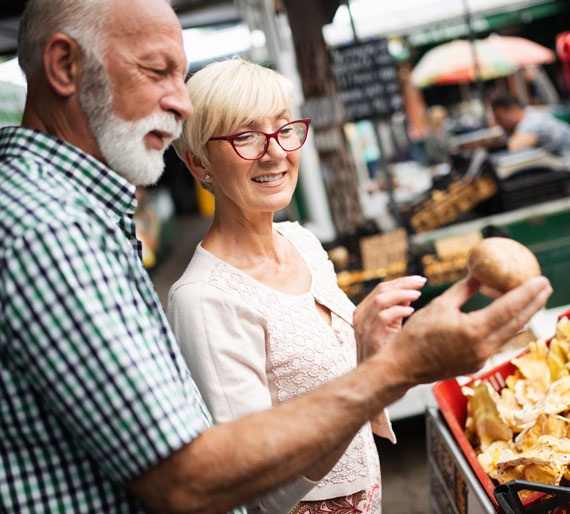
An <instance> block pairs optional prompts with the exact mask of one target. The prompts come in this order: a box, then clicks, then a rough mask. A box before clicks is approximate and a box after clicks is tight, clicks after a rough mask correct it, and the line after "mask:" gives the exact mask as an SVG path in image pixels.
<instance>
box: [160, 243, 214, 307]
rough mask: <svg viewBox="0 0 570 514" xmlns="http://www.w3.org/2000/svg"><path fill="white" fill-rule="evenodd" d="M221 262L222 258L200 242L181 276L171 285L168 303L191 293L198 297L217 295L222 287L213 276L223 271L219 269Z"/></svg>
mask: <svg viewBox="0 0 570 514" xmlns="http://www.w3.org/2000/svg"><path fill="white" fill-rule="evenodd" d="M220 262H221V261H220V259H218V258H217V257H216V256H214V255H213V254H211V253H210V252H208V251H207V250H205V249H204V248H203V247H202V246H201V245H200V244H198V246H197V247H196V250H195V251H194V255H193V256H192V259H190V262H189V263H188V266H186V269H185V270H184V272H183V273H182V275H181V276H180V278H178V280H176V282H174V284H172V286H170V290H169V292H168V303H169V304H170V302H171V300H172V299H173V298H175V297H180V296H188V295H191V296H194V297H196V298H203V297H210V296H216V294H218V293H219V292H220V291H219V289H220V288H219V286H217V285H216V284H214V282H215V281H214V280H213V277H214V276H216V275H219V274H220V273H223V271H221V270H219V269H217V268H220ZM222 268H223V267H222Z"/></svg>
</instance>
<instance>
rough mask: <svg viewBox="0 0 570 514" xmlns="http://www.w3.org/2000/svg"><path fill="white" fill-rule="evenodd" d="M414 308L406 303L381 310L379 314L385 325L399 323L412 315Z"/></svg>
mask: <svg viewBox="0 0 570 514" xmlns="http://www.w3.org/2000/svg"><path fill="white" fill-rule="evenodd" d="M414 310H415V309H414V308H413V307H409V306H405V305H395V306H394V307H390V308H388V309H384V310H383V311H382V312H380V314H379V316H380V317H381V318H382V321H383V322H384V324H385V325H392V326H394V325H396V324H399V323H400V322H401V321H402V320H403V319H404V318H407V317H408V316H411V315H412V314H413V313H414Z"/></svg>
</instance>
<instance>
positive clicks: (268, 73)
mask: <svg viewBox="0 0 570 514" xmlns="http://www.w3.org/2000/svg"><path fill="white" fill-rule="evenodd" d="M186 88H187V90H188V94H189V96H190V101H191V102H192V107H193V110H192V114H191V115H190V117H189V118H188V119H187V120H186V121H185V122H184V127H183V130H182V134H181V136H180V137H179V138H178V139H177V140H176V141H175V142H174V149H175V150H176V153H177V154H178V156H179V157H180V158H181V159H182V160H184V150H188V151H190V153H192V154H194V155H195V156H196V157H197V158H198V159H200V161H201V162H202V164H204V166H206V167H209V166H210V162H209V160H208V152H207V150H206V143H207V142H208V139H210V138H211V137H215V136H225V135H228V134H232V133H233V132H235V131H236V130H237V128H238V127H240V126H243V125H249V124H251V123H252V122H254V121H256V120H260V119H263V118H266V117H268V116H274V115H277V114H280V113H282V112H283V113H286V114H289V115H291V113H292V112H293V85H292V83H291V81H290V80H289V79H287V78H286V77H284V76H283V75H281V74H279V73H277V72H276V71H274V70H271V69H269V68H265V67H263V66H260V65H258V64H254V63H252V62H250V61H248V60H246V59H244V58H243V57H232V58H230V59H225V60H223V61H217V62H214V63H211V64H208V65H207V66H205V67H204V68H202V69H201V70H200V71H198V72H196V73H195V74H194V75H192V76H191V77H190V79H189V80H188V82H187V83H186ZM202 186H203V187H204V188H205V189H208V190H209V191H211V187H210V185H209V184H205V183H202Z"/></svg>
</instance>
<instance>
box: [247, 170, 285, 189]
mask: <svg viewBox="0 0 570 514" xmlns="http://www.w3.org/2000/svg"><path fill="white" fill-rule="evenodd" d="M286 173H287V172H285V171H282V172H281V173H266V174H264V175H258V176H257V177H253V179H252V180H253V181H254V182H257V183H258V184H266V185H271V186H277V185H279V184H281V183H282V182H283V180H282V179H283V178H284V177H285V174H286Z"/></svg>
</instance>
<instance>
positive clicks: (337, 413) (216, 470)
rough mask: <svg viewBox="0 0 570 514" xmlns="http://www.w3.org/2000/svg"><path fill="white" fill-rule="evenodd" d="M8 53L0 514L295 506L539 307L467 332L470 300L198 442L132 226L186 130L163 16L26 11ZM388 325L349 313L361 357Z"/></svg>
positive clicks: (518, 303) (462, 292) (159, 10)
mask: <svg viewBox="0 0 570 514" xmlns="http://www.w3.org/2000/svg"><path fill="white" fill-rule="evenodd" d="M19 52H20V62H21V65H22V68H23V69H24V71H25V73H26V76H27V80H28V97H27V103H26V108H25V114H24V119H23V123H22V126H21V127H8V128H5V129H3V130H1V131H0V214H1V215H0V241H1V243H0V259H1V262H0V306H1V309H0V349H1V355H2V360H1V362H0V405H1V407H0V409H1V412H2V416H1V419H2V423H1V424H0V448H1V454H2V467H1V468H0V469H1V473H2V478H1V483H2V486H1V487H0V510H2V511H3V512H48V511H50V512H51V511H53V512H105V513H113V512H142V511H144V510H145V509H150V510H154V511H157V512H161V513H165V512H227V511H229V510H231V509H233V508H239V506H240V505H242V504H244V503H245V502H247V501H248V500H249V499H251V498H253V497H256V496H259V495H262V494H264V493H265V492H267V491H270V490H275V488H276V487H280V486H281V487H283V490H284V491H289V492H291V490H296V491H300V495H302V494H303V493H304V490H306V487H308V486H309V485H310V480H308V478H312V479H318V477H319V476H322V475H323V474H324V473H326V471H327V470H328V469H329V468H330V466H331V465H332V464H333V463H334V459H335V457H336V456H337V455H338V452H339V448H342V447H343V445H345V444H346V442H347V441H350V439H351V438H352V437H353V436H354V435H355V434H356V432H357V431H358V430H359V428H360V427H361V426H362V425H363V424H364V423H365V422H366V421H367V420H369V419H372V418H373V417H374V416H375V415H376V414H377V413H379V412H380V411H381V409H382V408H384V407H385V406H387V405H389V404H390V403H392V402H393V401H395V400H396V399H398V398H400V397H401V396H402V395H403V394H404V393H405V392H406V390H407V389H408V388H409V387H411V386H413V385H415V384H419V383H424V382H430V381H433V380H436V379H440V378H446V377H450V376H453V375H456V374H460V373H466V372H472V371H474V370H476V369H477V368H478V367H480V366H481V365H482V364H483V362H484V361H485V359H486V358H487V357H488V356H489V355H490V354H491V353H492V352H493V351H494V350H495V349H496V348H498V346H499V345H500V344H502V343H503V342H504V341H505V340H507V339H508V338H509V337H510V336H511V335H512V334H513V333H514V332H515V331H516V330H518V329H519V328H520V327H521V326H522V325H523V324H524V323H525V322H526V321H527V320H528V319H529V318H530V316H531V315H532V314H534V312H536V311H537V310H538V309H540V308H541V307H542V306H543V305H544V304H545V302H546V299H547V298H548V296H549V295H550V294H551V288H550V285H549V284H548V281H547V280H546V279H544V278H537V279H534V280H531V281H529V282H527V283H526V284H525V285H523V286H521V287H519V288H518V289H516V290H514V291H512V292H510V293H508V294H506V295H504V296H503V297H501V298H499V299H497V300H496V301H495V302H493V304H492V305H491V306H490V307H488V308H487V309H485V310H483V311H479V312H474V313H471V314H463V313H462V312H460V310H459V309H460V306H461V305H462V304H463V303H464V302H465V301H466V300H467V299H468V298H469V297H470V296H471V295H473V294H474V292H475V291H476V290H477V287H478V285H477V284H476V283H475V282H474V281H472V280H466V281H464V282H461V283H459V284H457V286H455V287H454V288H452V289H451V290H450V291H448V292H447V293H446V294H445V295H444V296H442V297H440V298H439V299H438V300H436V301H435V302H433V304H432V306H430V307H428V308H426V309H424V310H422V311H421V312H418V313H416V315H414V316H413V317H412V318H411V319H410V321H409V322H408V323H407V325H406V327H405V328H404V330H403V331H402V332H401V333H400V334H399V336H398V337H396V338H395V339H394V340H392V341H391V342H389V343H388V344H386V345H385V346H384V347H383V348H382V350H381V351H380V352H378V353H377V354H375V355H374V356H372V357H371V358H369V359H368V360H367V361H366V362H364V363H363V364H362V365H361V366H360V367H359V368H358V369H357V370H355V371H354V372H352V373H350V374H347V375H345V376H343V377H340V378H338V379H337V380H336V381H334V382H332V383H329V384H328V385H326V386H324V387H322V388H320V389H318V390H316V391H313V392H311V393H309V394H307V395H306V396H304V397H301V398H299V399H296V400H294V401H291V402H288V403H285V404H283V405H281V406H279V407H278V408H275V409H271V410H268V411H265V412H261V413H257V414H255V415H252V416H249V417H246V418H243V419H241V420H238V421H236V422H233V423H228V424H226V425H219V426H215V427H212V426H211V421H210V417H209V414H208V412H207V411H206V408H205V407H204V404H203V402H202V400H201V398H200V395H199V393H198V391H197V389H196V387H195V385H194V383H193V381H192V378H191V376H190V374H189V372H188V370H187V368H186V367H185V365H184V361H183V359H182V357H181V354H180V351H179V349H178V347H177V344H176V341H175V340H174V337H173V335H172V332H171V330H170V329H169V327H168V325H167V322H166V318H165V315H164V313H163V311H162V309H161V306H160V303H159V300H158V298H157V295H156V293H155V292H154V290H153V288H152V285H151V283H150V281H149V278H148V276H147V275H146V273H145V271H144V268H143V267H142V265H141V261H140V258H139V253H138V249H139V246H138V244H137V241H136V239H135V234H134V223H133V213H134V210H135V196H134V189H135V184H140V185H144V184H150V183H152V182H154V181H156V180H157V179H158V177H159V175H160V173H161V171H162V167H163V164H162V153H163V151H164V149H165V148H166V146H167V145H168V144H169V142H170V141H171V140H172V139H173V138H174V137H176V135H177V134H178V132H179V129H180V123H181V121H182V120H183V119H184V118H185V117H187V116H188V115H190V114H191V109H192V108H191V105H190V103H189V101H188V98H187V96H186V91H185V88H184V74H185V71H186V57H185V55H184V51H183V47H182V34H181V29H180V25H179V23H178V20H177V18H176V15H175V14H174V12H173V11H172V9H171V8H170V6H169V5H168V3H167V2H166V1H165V0H89V1H88V0H28V2H27V5H26V11H25V13H24V15H23V18H22V20H21V34H20V40H19ZM382 307H383V306H382V303H381V302H380V301H379V300H378V296H376V295H374V294H372V295H371V296H370V297H368V298H367V299H366V300H365V301H363V302H362V304H361V305H360V306H359V308H358V310H357V311H356V314H355V329H356V332H357V337H358V339H359V341H360V343H361V344H364V345H367V346H370V347H373V348H374V347H376V346H377V345H378V343H379V341H378V339H379V338H380V337H381V332H380V330H379V326H380V325H381V324H380V323H379V320H381V319H382V317H383V315H384V314H383V310H382ZM307 419H310V420H312V421H311V423H307V422H306V420H307ZM304 477H308V478H307V479H306V478H304ZM282 484H285V485H282ZM304 488H305V489H304ZM275 494H276V493H273V496H275ZM271 509H272V507H271V506H268V510H269V511H272V510H271ZM273 512H275V510H273Z"/></svg>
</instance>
